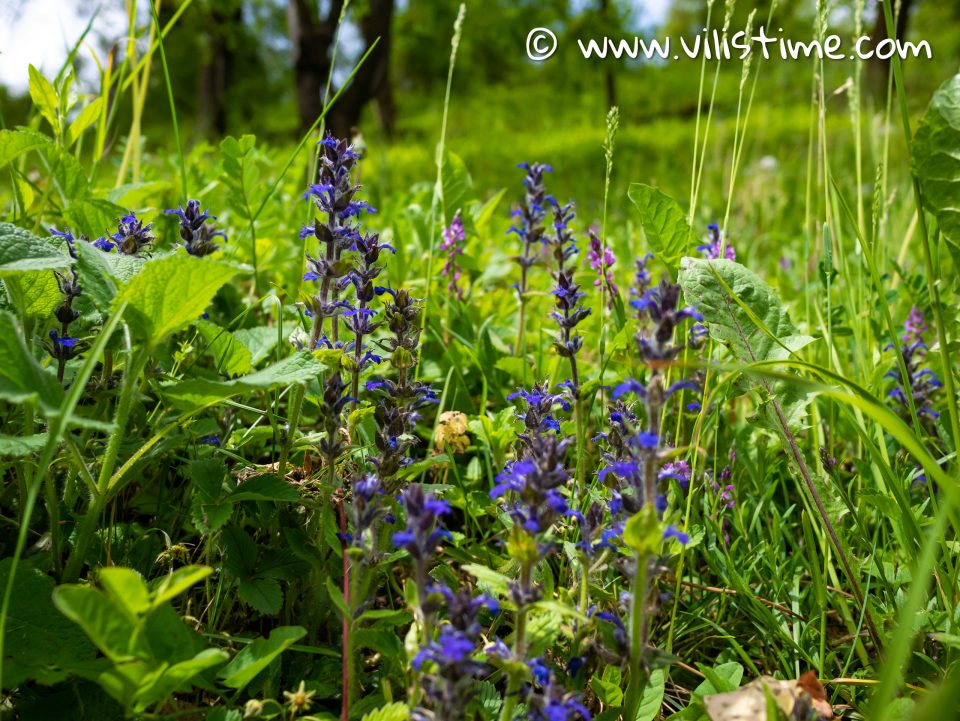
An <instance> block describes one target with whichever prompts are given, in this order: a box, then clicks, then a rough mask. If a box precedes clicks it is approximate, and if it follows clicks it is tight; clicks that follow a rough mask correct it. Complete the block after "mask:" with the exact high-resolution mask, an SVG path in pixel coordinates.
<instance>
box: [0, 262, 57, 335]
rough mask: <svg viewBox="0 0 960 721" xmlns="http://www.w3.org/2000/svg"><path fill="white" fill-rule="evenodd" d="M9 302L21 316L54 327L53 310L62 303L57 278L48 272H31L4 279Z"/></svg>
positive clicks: (51, 272)
mask: <svg viewBox="0 0 960 721" xmlns="http://www.w3.org/2000/svg"><path fill="white" fill-rule="evenodd" d="M3 284H4V285H5V286H6V288H7V295H8V296H9V297H10V302H11V303H13V305H14V307H15V308H16V309H17V310H18V311H19V312H20V314H21V315H23V316H29V317H32V318H38V319H40V321H41V322H42V323H47V324H48V325H50V326H53V325H56V320H55V319H53V318H52V316H53V312H54V310H56V308H57V306H58V305H60V303H62V302H63V296H62V295H61V293H60V285H59V283H58V282H57V276H56V275H55V274H54V272H53V271H50V270H31V271H27V272H26V273H17V274H16V275H13V276H8V277H7V278H6V279H4V281H3Z"/></svg>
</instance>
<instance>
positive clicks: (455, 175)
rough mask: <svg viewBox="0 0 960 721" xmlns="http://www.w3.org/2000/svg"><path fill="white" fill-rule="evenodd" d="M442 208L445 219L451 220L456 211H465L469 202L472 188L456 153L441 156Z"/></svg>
mask: <svg viewBox="0 0 960 721" xmlns="http://www.w3.org/2000/svg"><path fill="white" fill-rule="evenodd" d="M442 173H443V187H442V193H443V207H444V210H445V211H446V214H447V218H446V219H445V221H446V220H450V219H452V218H453V214H454V213H456V212H457V210H461V209H462V210H466V208H465V207H464V206H465V205H466V203H467V200H469V195H470V192H471V189H472V186H473V183H472V181H471V180H470V173H469V172H467V166H466V164H465V163H464V162H463V159H462V158H461V157H460V156H459V155H457V154H456V153H453V152H450V151H449V150H448V151H446V152H445V153H444V155H443V168H442Z"/></svg>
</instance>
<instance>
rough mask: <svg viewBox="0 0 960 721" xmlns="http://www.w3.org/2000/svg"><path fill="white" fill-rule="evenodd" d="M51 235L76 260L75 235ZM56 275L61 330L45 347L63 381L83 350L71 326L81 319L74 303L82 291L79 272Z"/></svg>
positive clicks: (71, 269)
mask: <svg viewBox="0 0 960 721" xmlns="http://www.w3.org/2000/svg"><path fill="white" fill-rule="evenodd" d="M50 233H51V234H52V235H55V236H57V237H60V238H63V239H64V241H66V244H67V252H68V253H69V254H70V257H71V258H73V259H74V260H76V259H77V248H76V239H75V238H74V237H73V234H72V233H71V232H70V231H69V230H66V231H59V230H55V229H53V228H51V229H50ZM54 275H55V276H56V278H57V287H58V288H59V289H60V295H61V296H62V300H61V302H60V305H58V306H57V307H56V309H55V310H54V311H53V315H54V318H56V319H57V321H58V322H59V323H60V330H59V332H58V331H56V330H51V331H50V333H49V334H48V336H49V338H50V342H49V343H45V347H46V349H47V352H48V353H49V354H50V355H51V356H52V357H53V358H54V359H56V361H57V379H58V380H60V381H62V380H63V374H64V370H65V366H66V362H67V361H68V360H70V359H71V358H76V357H77V356H78V355H79V354H80V350H81V349H80V347H79V346H78V344H77V339H76V338H71V337H70V324H71V323H73V322H74V321H75V320H77V319H78V318H79V317H80V311H78V310H76V309H75V308H74V307H73V303H74V301H75V300H76V299H77V298H79V297H80V295H81V293H82V289H81V287H80V282H79V279H78V278H77V271H76V270H74V269H73V268H72V267H71V268H70V271H69V273H61V272H60V271H54Z"/></svg>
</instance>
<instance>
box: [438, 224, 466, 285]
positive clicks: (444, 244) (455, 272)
mask: <svg viewBox="0 0 960 721" xmlns="http://www.w3.org/2000/svg"><path fill="white" fill-rule="evenodd" d="M466 239H467V235H466V232H465V231H464V229H463V218H462V217H461V215H460V211H459V210H458V211H457V212H456V214H455V215H454V216H453V220H451V221H450V225H449V226H447V227H446V228H444V229H443V240H442V241H441V242H440V250H442V251H443V252H444V253H446V256H447V259H446V261H445V262H444V264H443V270H441V271H440V275H442V276H443V277H444V278H447V279H448V281H447V292H448V293H449V294H450V296H451V297H453V298H456V299H457V300H463V288H461V287H460V275H461V270H460V264H459V262H458V258H459V257H460V256H461V255H463V244H464V241H465V240H466Z"/></svg>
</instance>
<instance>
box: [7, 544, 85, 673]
mask: <svg viewBox="0 0 960 721" xmlns="http://www.w3.org/2000/svg"><path fill="white" fill-rule="evenodd" d="M12 565H13V564H12V559H9V558H5V559H3V561H0V588H6V585H7V580H8V579H9V576H10V567H11V566H12ZM53 585H54V584H53V579H52V578H50V577H49V576H47V575H46V574H45V573H43V572H41V571H40V570H38V569H36V568H34V567H32V566H30V565H29V564H27V563H26V562H23V561H21V562H20V563H19V564H18V566H17V577H16V579H15V580H14V583H13V594H12V595H11V596H10V608H9V611H8V614H7V627H6V635H5V637H4V647H3V653H4V659H3V661H4V673H3V682H4V686H5V687H6V688H12V687H14V686H17V685H19V684H20V683H22V682H23V681H25V680H27V679H37V680H39V681H40V682H41V683H45V684H46V683H54V682H56V681H58V680H61V678H62V677H63V676H64V675H65V671H64V669H69V667H70V666H71V665H72V664H74V663H79V662H86V661H91V660H92V659H93V657H94V656H95V655H96V650H95V649H94V648H93V646H91V645H90V643H89V642H88V641H87V638H86V636H84V634H83V631H82V630H81V629H80V628H79V627H78V626H77V625H76V624H74V623H72V622H70V621H69V620H68V619H66V618H64V617H63V615H62V614H60V613H58V612H57V609H56V608H54V606H53V602H52V601H51V600H50V598H51V595H52V594H53Z"/></svg>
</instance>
